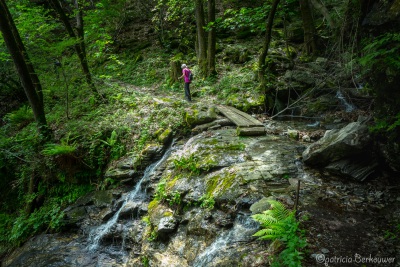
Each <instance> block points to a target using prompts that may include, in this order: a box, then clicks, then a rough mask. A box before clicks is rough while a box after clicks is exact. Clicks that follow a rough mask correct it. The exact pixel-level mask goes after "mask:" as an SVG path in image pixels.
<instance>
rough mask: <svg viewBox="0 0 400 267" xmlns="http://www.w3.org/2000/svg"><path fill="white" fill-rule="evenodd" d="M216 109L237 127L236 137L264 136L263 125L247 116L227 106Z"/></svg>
mask: <svg viewBox="0 0 400 267" xmlns="http://www.w3.org/2000/svg"><path fill="white" fill-rule="evenodd" d="M217 109H218V110H219V111H220V112H221V113H222V114H224V116H225V117H227V118H228V119H229V120H230V121H232V122H233V123H234V124H236V125H237V126H238V129H237V134H238V135H240V136H251V135H264V134H265V127H264V125H263V124H262V123H261V122H260V121H258V120H257V119H255V118H253V117H252V116H250V115H249V114H247V113H245V112H242V111H240V110H238V109H236V108H233V107H229V106H222V105H218V106H217Z"/></svg>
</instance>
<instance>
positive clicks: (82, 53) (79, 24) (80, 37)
mask: <svg viewBox="0 0 400 267" xmlns="http://www.w3.org/2000/svg"><path fill="white" fill-rule="evenodd" d="M50 2H51V4H52V5H53V8H54V9H55V11H56V12H57V14H58V15H59V17H60V20H61V22H62V23H63V24H64V27H65V29H66V30H67V32H68V34H69V36H70V37H71V38H73V39H75V40H77V43H76V44H75V51H76V53H77V55H78V58H79V61H80V63H81V68H82V72H83V74H84V75H85V79H86V83H87V84H88V85H89V87H90V90H91V91H92V92H93V94H94V96H95V97H96V99H98V100H99V99H101V96H100V94H99V92H98V91H97V89H96V86H95V85H94V83H93V80H92V75H91V73H90V69H89V64H88V61H87V57H86V47H85V38H84V28H83V15H82V10H80V8H79V3H78V0H75V8H76V11H77V12H76V33H75V31H74V29H73V27H72V25H71V23H70V21H69V18H68V16H67V15H66V13H65V12H64V9H63V7H62V6H61V4H60V2H59V1H58V0H50Z"/></svg>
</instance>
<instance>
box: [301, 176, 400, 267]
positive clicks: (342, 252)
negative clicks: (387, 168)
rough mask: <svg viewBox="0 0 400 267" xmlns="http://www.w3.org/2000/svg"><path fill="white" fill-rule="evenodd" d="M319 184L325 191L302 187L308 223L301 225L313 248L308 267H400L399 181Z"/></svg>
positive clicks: (324, 179)
mask: <svg viewBox="0 0 400 267" xmlns="http://www.w3.org/2000/svg"><path fill="white" fill-rule="evenodd" d="M316 179H317V180H318V182H320V183H321V185H320V186H312V185H307V184H303V189H302V191H301V193H300V198H303V205H300V207H299V211H300V212H299V217H302V216H306V217H308V218H309V219H308V220H306V221H303V222H302V224H301V226H302V228H303V229H305V230H306V237H307V242H308V245H309V246H308V252H307V254H306V255H305V261H304V264H303V266H306V267H311V266H316V267H318V266H343V267H348V266H349V267H350V266H400V193H399V191H400V190H399V189H400V183H399V181H396V179H394V178H393V177H392V178H390V177H386V178H382V177H377V178H376V179H375V180H371V181H368V182H365V183H357V182H352V181H346V180H344V179H343V178H341V179H339V178H335V177H329V176H324V175H321V176H320V178H316ZM397 180H398V179H397ZM384 261H386V262H384Z"/></svg>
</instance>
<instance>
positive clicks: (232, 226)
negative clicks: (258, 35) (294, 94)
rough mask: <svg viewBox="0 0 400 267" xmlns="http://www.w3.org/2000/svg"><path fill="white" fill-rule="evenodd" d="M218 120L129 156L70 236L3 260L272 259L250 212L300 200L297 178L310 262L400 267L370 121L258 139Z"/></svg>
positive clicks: (83, 204)
mask: <svg viewBox="0 0 400 267" xmlns="http://www.w3.org/2000/svg"><path fill="white" fill-rule="evenodd" d="M214 119H221V118H214ZM221 124H222V123H220V124H218V123H215V124H209V125H208V126H204V124H203V127H202V128H199V126H198V128H195V131H194V133H196V134H195V135H193V136H192V137H191V138H189V139H180V140H172V136H170V135H169V134H167V138H166V139H165V140H166V142H165V144H164V145H162V144H154V145H150V146H148V147H147V148H146V149H145V150H144V151H143V153H142V155H141V157H140V158H129V157H125V158H123V159H120V160H119V161H118V162H117V163H115V164H114V165H113V166H114V167H112V168H110V169H109V171H108V172H107V174H106V175H109V176H110V177H113V178H114V179H119V180H121V181H123V182H124V183H123V184H125V185H124V186H121V187H119V188H115V189H111V190H106V191H96V192H92V193H90V194H89V195H87V196H85V197H83V198H81V199H79V200H78V202H77V203H76V204H75V205H73V206H71V207H69V208H68V209H67V210H65V223H66V226H65V227H64V230H63V231H62V232H61V233H44V234H41V235H39V236H35V237H34V238H32V239H30V240H29V241H28V242H27V243H26V244H24V245H23V246H22V247H21V248H19V249H17V250H15V251H14V252H13V253H12V254H10V255H9V256H8V257H7V258H6V259H5V260H4V262H3V263H2V266H10V267H11V266H36V267H42V266H43V267H44V266H46V267H48V266H82V267H84V266H165V267H169V266H171V267H172V266H180V267H184V266H197V267H206V266H219V267H221V266H227V267H228V266H252V267H253V266H269V259H268V257H269V255H270V254H271V252H272V250H271V247H269V242H268V241H258V240H256V239H255V238H254V237H253V236H252V235H253V233H255V232H256V231H257V230H258V229H259V225H258V223H256V222H255V221H253V220H252V219H251V217H250V216H251V215H252V214H254V213H259V212H261V211H263V210H265V209H268V208H269V204H268V202H267V201H266V200H267V199H269V198H273V199H277V200H279V201H281V202H282V203H284V204H285V205H286V206H287V207H288V208H293V206H294V204H295V199H296V189H297V185H298V181H300V191H299V206H298V218H299V220H300V221H301V224H300V225H301V228H302V229H305V230H306V237H307V242H308V247H307V251H306V253H305V254H304V258H305V260H304V264H303V266H400V265H399V259H400V244H399V243H400V242H399V234H400V233H399V232H400V229H398V227H399V226H398V225H399V222H400V194H399V191H400V190H399V189H400V187H399V186H400V185H399V183H398V182H396V180H397V181H398V177H393V175H392V173H387V172H382V171H381V170H380V169H379V168H378V166H377V165H376V164H373V162H374V160H376V156H375V155H372V154H370V151H369V150H368V142H369V141H368V140H367V138H365V136H364V135H363V134H362V131H364V130H365V129H364V128H363V127H364V126H363V124H362V122H354V123H353V124H349V125H344V127H342V128H341V129H336V130H332V131H330V132H329V133H328V134H326V133H325V129H323V128H319V127H317V128H316V125H310V124H307V123H294V122H276V121H264V124H265V127H266V132H267V134H265V135H262V136H250V137H240V136H237V133H236V129H235V127H234V126H230V125H229V123H224V124H222V125H221ZM343 129H346V130H345V131H344V130H343ZM322 135H324V137H323V138H322V139H320V140H319V141H317V142H315V141H316V140H318V139H319V138H320V137H321V136H322ZM349 140H350V141H349ZM335 142H336V143H335ZM304 162H306V163H307V165H305V164H304ZM352 162H356V163H357V164H355V165H356V167H354V165H352ZM139 165H141V166H142V165H146V166H148V167H147V169H145V170H142V171H137V166H139ZM310 166H312V167H310ZM385 258H392V259H393V258H395V259H393V261H394V262H393V263H381V262H378V260H382V259H385Z"/></svg>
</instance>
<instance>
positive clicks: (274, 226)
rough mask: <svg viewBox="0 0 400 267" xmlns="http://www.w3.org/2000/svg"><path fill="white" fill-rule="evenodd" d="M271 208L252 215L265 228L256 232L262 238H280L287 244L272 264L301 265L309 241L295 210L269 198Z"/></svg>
mask: <svg viewBox="0 0 400 267" xmlns="http://www.w3.org/2000/svg"><path fill="white" fill-rule="evenodd" d="M268 202H269V203H270V204H271V209H269V210H266V211H264V212H262V213H260V214H255V215H253V216H252V218H253V219H254V220H256V221H257V222H259V223H260V224H261V226H262V228H263V229H261V230H259V231H258V232H256V233H255V234H254V236H256V237H258V239H260V240H273V241H274V240H279V241H280V242H282V244H283V245H284V246H285V248H284V250H283V251H282V252H281V253H280V254H279V256H278V257H273V258H272V260H273V264H272V266H301V260H302V259H303V257H302V254H303V253H302V252H301V251H300V250H301V249H303V248H305V247H306V245H307V243H306V240H305V238H304V233H303V231H301V230H300V229H299V223H298V222H297V220H296V217H295V212H294V211H291V210H288V209H286V207H285V206H284V205H283V204H282V203H281V202H279V201H276V200H268Z"/></svg>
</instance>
